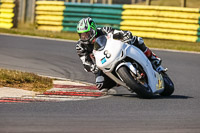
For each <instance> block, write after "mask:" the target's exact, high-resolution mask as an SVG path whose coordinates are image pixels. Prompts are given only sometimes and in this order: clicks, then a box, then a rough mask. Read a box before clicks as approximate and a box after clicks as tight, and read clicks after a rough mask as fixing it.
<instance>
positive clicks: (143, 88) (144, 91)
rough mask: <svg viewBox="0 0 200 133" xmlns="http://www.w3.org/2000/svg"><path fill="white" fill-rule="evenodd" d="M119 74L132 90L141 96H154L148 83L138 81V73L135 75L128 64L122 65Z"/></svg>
mask: <svg viewBox="0 0 200 133" xmlns="http://www.w3.org/2000/svg"><path fill="white" fill-rule="evenodd" d="M118 74H119V76H120V78H121V79H122V80H123V81H124V82H125V83H126V85H127V86H128V87H130V89H131V90H133V91H134V92H135V93H136V94H137V95H138V96H139V97H141V98H152V97H153V93H152V91H151V88H150V87H149V86H148V84H147V83H146V84H142V83H141V82H139V81H137V79H136V77H137V76H136V75H134V74H133V73H132V72H131V70H129V68H128V67H126V66H121V67H120V68H119V69H118Z"/></svg>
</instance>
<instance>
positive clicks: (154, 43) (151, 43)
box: [0, 27, 200, 52]
mask: <svg viewBox="0 0 200 133" xmlns="http://www.w3.org/2000/svg"><path fill="white" fill-rule="evenodd" d="M0 33H10V34H19V35H30V36H41V37H50V38H59V39H68V40H78V39H79V36H78V34H77V33H74V32H52V31H39V30H36V29H34V28H31V27H28V28H27V27H25V28H24V27H23V28H20V27H19V28H18V29H16V28H13V29H0ZM144 42H145V44H146V45H147V46H148V47H150V48H161V49H172V50H182V51H195V52H200V43H197V42H184V41H173V40H161V39H150V38H144Z"/></svg>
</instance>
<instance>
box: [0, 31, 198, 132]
mask: <svg viewBox="0 0 200 133" xmlns="http://www.w3.org/2000/svg"><path fill="white" fill-rule="evenodd" d="M183 43H184V42H183ZM154 52H155V53H156V54H157V55H158V56H160V57H161V58H162V59H163V66H166V67H168V69H169V72H168V74H169V75H170V77H171V79H172V80H173V81H174V84H175V92H174V94H173V95H172V96H171V97H160V96H158V97H155V98H154V99H149V100H147V99H139V98H138V97H136V96H135V95H134V94H131V93H129V92H128V91H127V90H125V89H124V88H115V89H116V91H117V92H118V93H117V95H113V96H111V97H109V98H104V99H98V100H86V101H67V102H43V103H14V104H12V103H10V104H0V133H199V132H200V54H194V53H180V52H169V51H168V52H167V51H155V50H154ZM0 68H9V69H17V70H23V71H29V72H34V73H38V74H42V75H48V76H54V77H63V78H68V79H75V80H80V81H86V82H90V83H93V82H94V76H93V74H90V73H86V72H84V70H83V67H82V64H81V63H80V59H79V58H78V56H77V55H76V51H75V43H74V42H67V41H56V40H47V39H36V38H27V37H16V36H9V35H1V34H0Z"/></svg>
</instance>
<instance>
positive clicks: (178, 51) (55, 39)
mask: <svg viewBox="0 0 200 133" xmlns="http://www.w3.org/2000/svg"><path fill="white" fill-rule="evenodd" d="M0 35H5V36H16V37H27V38H35V39H44V40H52V41H62V42H72V43H76V42H77V41H74V40H67V39H57V38H50V37H39V36H29V35H18V34H9V33H0ZM151 49H152V50H158V51H168V52H176V53H191V54H200V52H195V51H182V50H172V49H160V48H151Z"/></svg>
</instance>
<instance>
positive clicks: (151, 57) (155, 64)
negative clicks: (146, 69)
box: [144, 48, 164, 71]
mask: <svg viewBox="0 0 200 133" xmlns="http://www.w3.org/2000/svg"><path fill="white" fill-rule="evenodd" d="M144 54H145V55H146V56H147V58H148V59H149V60H150V62H151V64H152V66H153V68H154V70H156V71H160V70H158V69H161V67H162V66H161V62H162V60H161V59H160V58H159V57H158V56H156V55H155V54H154V53H153V52H152V51H151V50H150V49H149V48H147V49H146V50H145V51H144ZM162 71H164V68H162Z"/></svg>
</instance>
